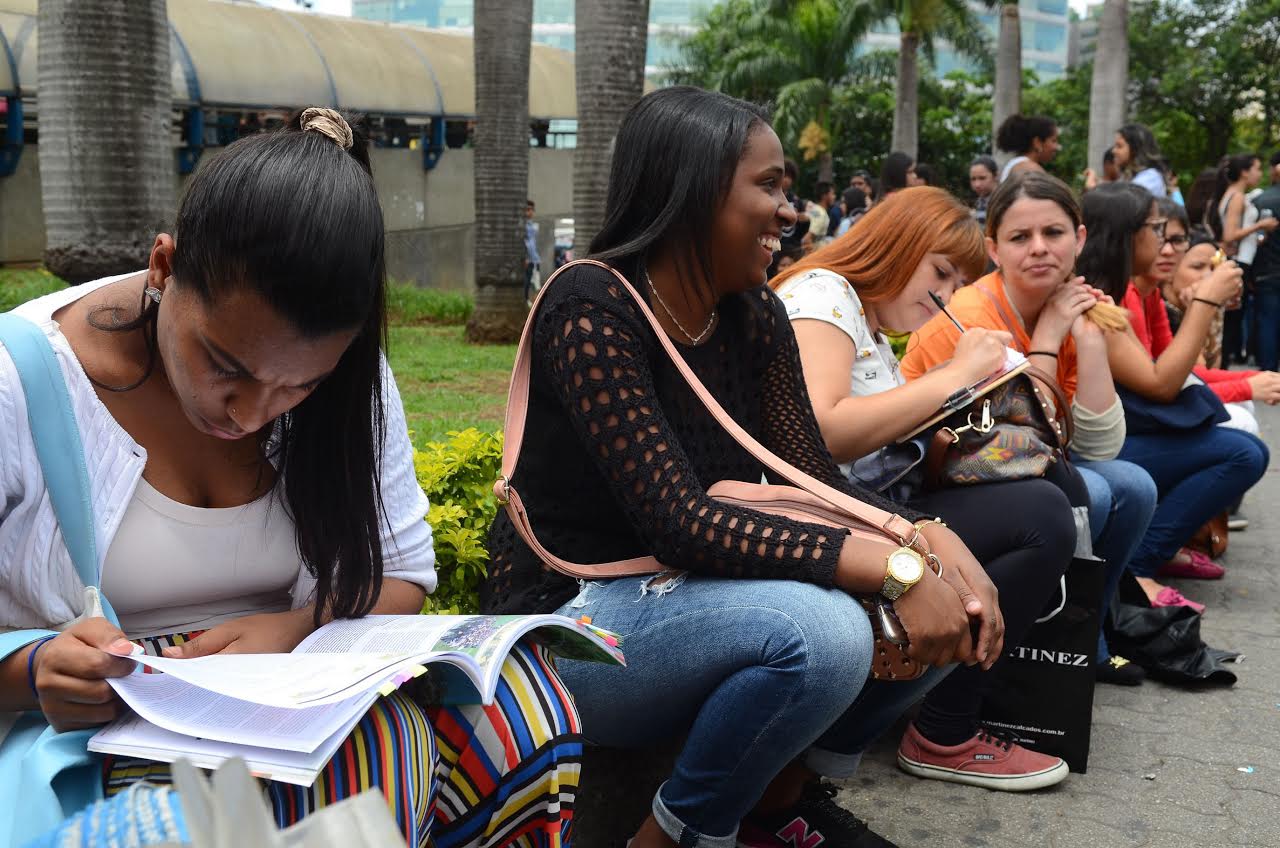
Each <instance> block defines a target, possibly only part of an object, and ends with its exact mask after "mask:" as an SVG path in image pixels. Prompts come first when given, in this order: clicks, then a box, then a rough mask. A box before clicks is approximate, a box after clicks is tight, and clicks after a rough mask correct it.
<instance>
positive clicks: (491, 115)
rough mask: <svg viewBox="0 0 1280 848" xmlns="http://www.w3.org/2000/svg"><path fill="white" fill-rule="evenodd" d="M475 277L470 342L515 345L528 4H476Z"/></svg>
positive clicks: (488, 0)
mask: <svg viewBox="0 0 1280 848" xmlns="http://www.w3.org/2000/svg"><path fill="white" fill-rule="evenodd" d="M475 21H476V29H475V39H474V49H475V76H476V134H475V210H476V211H475V217H476V223H475V234H476V236H475V253H474V257H475V260H474V261H475V273H476V308H475V311H474V312H472V314H471V320H470V321H468V322H467V340H468V341H471V342H484V343H496V342H511V341H514V340H516V339H518V338H520V331H521V329H522V328H523V326H524V319H525V314H526V313H527V308H526V306H525V299H524V279H525V276H524V275H525V269H524V207H525V199H526V198H525V194H526V192H527V190H528V185H529V53H530V50H531V43H532V40H533V0H476V4H475Z"/></svg>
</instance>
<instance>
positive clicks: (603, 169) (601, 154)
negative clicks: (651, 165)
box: [573, 0, 649, 256]
mask: <svg viewBox="0 0 1280 848" xmlns="http://www.w3.org/2000/svg"><path fill="white" fill-rule="evenodd" d="M573 14H574V25H575V37H574V42H575V43H574V53H575V56H574V62H575V63H576V64H575V67H574V80H575V82H576V83H577V89H578V139H577V148H576V149H575V150H574V153H573V241H574V245H575V247H576V248H577V251H578V253H579V254H581V255H583V256H585V255H586V253H587V246H588V245H590V244H591V239H593V238H595V234H596V233H597V232H599V231H600V226H601V225H602V224H603V223H604V207H605V196H606V193H607V191H608V189H609V167H610V160H611V151H612V149H613V139H614V136H615V135H617V132H618V126H619V125H620V124H621V123H622V116H623V115H625V114H626V112H627V110H628V109H630V108H631V106H632V105H633V104H634V103H635V102H636V101H637V100H639V99H640V95H642V94H643V93H644V60H645V53H646V51H647V50H648V45H649V0H576V3H575V5H574V13H573Z"/></svg>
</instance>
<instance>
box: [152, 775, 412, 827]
mask: <svg viewBox="0 0 1280 848" xmlns="http://www.w3.org/2000/svg"><path fill="white" fill-rule="evenodd" d="M173 781H174V787H175V788H176V789H177V792H178V796H179V798H180V799H181V802H182V812H183V815H184V817H185V819H186V825H187V832H188V833H189V834H190V835H191V842H190V843H189V844H190V846H191V848H303V846H305V848H374V846H379V848H380V846H386V845H398V844H403V843H404V835H403V834H402V833H401V832H400V828H398V827H397V826H396V821H395V818H394V817H393V816H392V815H391V810H390V809H388V807H387V801H386V799H385V798H384V797H383V796H382V795H381V793H379V792H377V791H376V790H371V791H368V792H362V793H360V794H359V795H357V796H355V797H354V798H348V799H346V800H344V801H339V802H338V803H337V804H334V805H332V806H328V807H324V808H323V809H321V810H318V811H316V812H314V813H312V814H310V815H309V816H307V817H306V818H304V819H303V820H302V821H300V822H298V823H297V824H295V825H293V826H292V827H290V828H288V829H286V830H277V829H276V826H275V822H274V821H273V820H272V818H271V811H270V809H269V807H268V802H267V800H266V798H265V797H264V796H263V794H262V789H261V788H260V787H259V785H258V782H257V781H256V780H254V779H253V777H252V776H251V775H250V774H249V770H248V768H246V767H245V764H244V760H242V759H240V758H238V757H237V758H235V759H231V760H228V761H227V762H225V763H223V764H222V765H221V766H220V767H219V768H218V770H217V771H215V772H214V773H213V777H212V779H211V780H208V779H206V778H205V777H204V775H203V774H202V773H201V772H200V771H199V770H198V769H197V768H196V767H195V766H193V765H191V764H190V763H189V762H187V761H186V760H179V761H178V762H176V763H174V764H173Z"/></svg>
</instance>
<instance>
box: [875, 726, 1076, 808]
mask: <svg viewBox="0 0 1280 848" xmlns="http://www.w3.org/2000/svg"><path fill="white" fill-rule="evenodd" d="M898 767H899V768H900V769H902V770H903V771H905V772H906V773H907V774H914V775H915V776H916V777H924V778H932V779H933V780H949V781H951V782H952V783H967V784H969V785H970V786H982V787H984V788H986V789H995V790H998V791H1001V792H1025V791H1027V790H1030V789H1043V788H1044V787H1046V786H1053V785H1054V784H1057V783H1061V782H1062V781H1064V780H1066V778H1067V764H1066V763H1065V762H1064V761H1063V760H1062V759H1061V758H1059V757H1050V756H1049V755H1047V754H1038V753H1036V752H1035V751H1032V750H1031V749H1030V748H1024V747H1022V746H1021V745H1019V744H1017V743H1016V742H1014V741H1013V740H1012V739H1009V738H1008V737H1006V736H1004V735H1003V734H1000V733H998V732H995V731H991V730H987V729H986V728H981V729H979V730H978V734H977V735H976V736H974V737H973V738H972V739H970V740H968V741H967V742H962V743H960V744H959V745H935V744H933V743H932V742H930V741H929V740H928V739H925V738H924V737H923V736H921V735H920V731H918V730H916V726H915V723H914V722H913V723H911V724H909V725H907V732H906V733H904V734H903V735H902V743H901V744H900V745H898Z"/></svg>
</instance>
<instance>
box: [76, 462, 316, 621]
mask: <svg viewBox="0 0 1280 848" xmlns="http://www.w3.org/2000/svg"><path fill="white" fill-rule="evenodd" d="M275 491H276V490H274V489H273V490H272V492H271V493H269V494H267V495H265V496H263V497H261V498H259V499H258V500H256V501H254V502H252V503H248V504H245V505H243V506H235V507H229V508H225V509H201V508H199V507H194V506H188V505H187V504H183V503H178V502H177V501H175V500H173V499H171V498H168V497H166V496H165V495H162V494H161V493H160V492H158V491H156V490H155V488H153V487H152V486H151V484H149V483H148V482H147V481H146V480H145V479H143V480H139V481H138V488H137V489H136V490H135V491H134V495H133V500H131V501H130V502H129V505H128V507H127V508H126V509H125V513H124V517H123V518H122V519H121V521H120V529H119V530H118V531H117V532H116V535H115V538H114V539H113V540H112V542H111V547H110V548H108V549H107V556H106V559H105V561H104V562H103V565H102V584H101V585H102V592H103V594H105V595H106V596H107V598H108V599H109V600H110V601H111V605H112V606H113V607H114V608H115V611H116V613H117V614H118V615H119V616H120V624H121V629H122V630H124V632H125V633H126V634H127V635H128V636H129V637H130V638H133V639H136V638H140V637H143V636H155V635H159V634H163V633H179V632H187V631H190V630H204V629H206V628H208V627H211V626H213V625H214V624H217V623H219V622H221V621H226V620H228V619H231V618H237V617H239V616H242V615H249V614H252V613H260V612H282V611H284V610H287V609H289V606H290V590H291V589H292V588H293V584H294V582H295V581H296V580H297V578H298V572H299V570H300V569H301V568H302V558H301V557H300V556H299V555H298V550H297V546H296V544H295V542H294V526H293V521H292V520H291V519H290V518H289V516H288V513H287V511H286V510H285V508H284V505H283V504H282V503H281V502H280V499H279V497H278V495H276V494H275Z"/></svg>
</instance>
